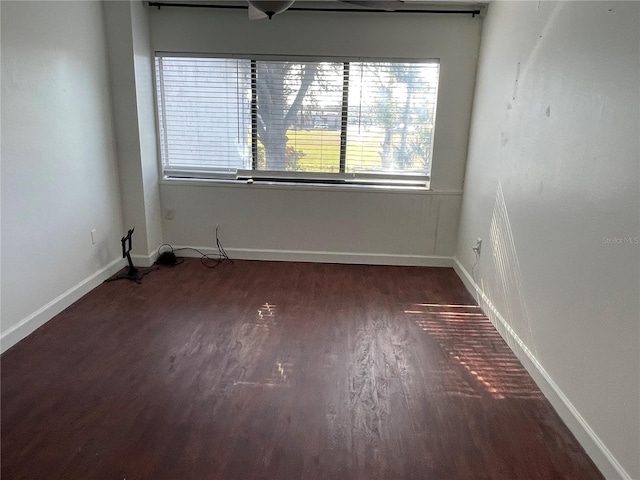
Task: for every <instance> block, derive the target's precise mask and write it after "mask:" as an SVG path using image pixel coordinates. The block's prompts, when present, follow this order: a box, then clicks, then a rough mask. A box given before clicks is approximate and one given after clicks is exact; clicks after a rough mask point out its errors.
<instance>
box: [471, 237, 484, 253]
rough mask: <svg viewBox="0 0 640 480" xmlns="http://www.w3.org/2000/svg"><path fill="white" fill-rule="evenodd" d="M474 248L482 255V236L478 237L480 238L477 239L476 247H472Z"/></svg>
mask: <svg viewBox="0 0 640 480" xmlns="http://www.w3.org/2000/svg"><path fill="white" fill-rule="evenodd" d="M472 250H473V251H474V252H475V253H476V254H477V255H480V252H481V251H482V239H481V238H478V240H476V245H475V247H473V248H472Z"/></svg>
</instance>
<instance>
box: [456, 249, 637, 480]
mask: <svg viewBox="0 0 640 480" xmlns="http://www.w3.org/2000/svg"><path fill="white" fill-rule="evenodd" d="M453 269H454V270H455V272H456V273H457V274H458V277H460V280H462V283H463V284H464V286H465V288H466V289H467V290H468V291H469V293H470V294H471V295H473V297H474V298H475V299H476V301H477V303H478V305H479V306H480V308H482V310H483V311H484V313H485V315H487V317H488V318H489V320H490V321H491V323H492V324H493V326H494V327H495V328H496V330H497V331H498V332H499V333H500V335H502V337H503V338H504V340H505V341H506V342H507V344H508V345H509V347H511V349H512V350H513V352H514V353H515V354H516V356H517V357H518V359H519V360H520V361H521V362H522V364H523V366H524V367H525V369H526V370H527V371H528V372H529V374H530V375H531V377H533V379H534V380H535V382H536V384H537V385H538V387H539V388H540V390H541V391H542V393H543V394H544V396H545V397H546V398H547V400H549V402H550V403H551V405H552V406H553V408H554V409H555V410H556V412H557V413H558V415H560V418H562V420H563V421H564V422H565V424H566V425H567V427H568V428H569V430H571V433H573V435H574V436H575V437H576V439H577V440H578V442H580V444H581V445H582V447H583V448H584V449H585V451H586V452H587V454H588V455H589V457H591V460H593V462H594V463H595V464H596V466H597V467H598V469H600V472H601V473H602V474H603V475H604V477H605V478H606V479H607V480H613V479H616V480H618V479H619V480H633V479H632V478H631V475H629V474H628V473H627V471H626V470H625V469H624V467H623V466H622V465H620V462H618V460H617V459H616V457H615V456H614V455H613V454H612V453H611V451H610V450H609V449H608V448H607V446H606V445H605V444H604V443H603V442H602V440H601V439H600V437H598V435H597V434H596V433H595V432H594V431H593V429H592V428H591V426H590V425H589V424H588V423H587V421H586V420H585V419H584V417H583V416H582V415H581V414H580V412H579V411H578V410H577V409H576V407H575V406H574V405H573V404H572V403H571V401H570V400H569V398H568V397H567V396H566V395H565V394H564V392H563V391H562V389H561V388H560V387H559V386H558V384H557V383H556V382H555V381H554V380H553V378H552V377H551V375H549V373H548V372H547V371H546V370H545V369H544V367H543V366H542V365H541V364H540V362H538V359H537V358H536V357H535V355H534V354H533V353H532V352H531V350H529V348H528V347H527V345H526V344H525V343H524V342H523V341H522V339H521V338H520V337H519V336H518V334H517V333H516V332H515V331H514V330H513V329H512V328H511V326H510V325H509V323H508V322H507V321H506V320H505V318H504V317H503V316H502V314H501V313H500V312H499V311H498V309H497V308H496V307H495V305H493V303H492V302H491V300H490V299H489V298H488V297H487V296H486V295H485V294H484V292H483V291H482V289H481V288H480V286H479V285H478V284H477V283H476V282H475V280H474V279H473V277H472V276H471V275H470V274H469V272H468V271H467V270H466V269H465V268H464V267H463V266H462V264H461V263H460V261H459V260H458V259H457V258H456V257H454V258H453Z"/></svg>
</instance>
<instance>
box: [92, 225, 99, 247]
mask: <svg viewBox="0 0 640 480" xmlns="http://www.w3.org/2000/svg"><path fill="white" fill-rule="evenodd" d="M97 241H98V233H97V230H96V229H95V228H94V229H93V230H91V245H95V244H96V242H97Z"/></svg>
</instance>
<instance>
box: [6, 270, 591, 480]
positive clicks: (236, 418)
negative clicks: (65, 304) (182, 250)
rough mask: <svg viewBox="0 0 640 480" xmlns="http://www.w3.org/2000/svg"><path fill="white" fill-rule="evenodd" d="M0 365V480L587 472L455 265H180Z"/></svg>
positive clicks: (446, 478)
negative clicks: (457, 271) (455, 268)
mask: <svg viewBox="0 0 640 480" xmlns="http://www.w3.org/2000/svg"><path fill="white" fill-rule="evenodd" d="M1 366H2V384H1V388H2V398H1V400H2V404H1V409H2V423H1V428H2V433H1V453H2V472H1V473H2V480H10V479H58V478H60V479H83V480H86V479H120V480H121V479H127V480H134V479H167V480H174V479H176V480H178V479H198V480H199V479H243V480H244V479H278V480H286V479H340V480H345V479H363V480H364V479H366V480H372V479H383V478H384V479H435V480H456V479H492V480H493V479H508V480H514V479H527V480H529V479H553V480H557V479H578V480H588V479H599V478H602V477H601V475H600V474H599V473H598V471H597V470H596V468H595V467H594V466H593V464H592V462H591V461H590V459H589V458H588V457H587V455H586V454H585V452H584V451H583V450H582V448H581V447H580V445H579V444H578V443H577V441H576V440H575V439H574V438H573V436H572V435H571V433H570V432H569V431H568V429H567V428H566V427H565V426H564V424H563V423H562V421H561V420H560V419H559V417H558V416H557V415H556V413H555V412H554V411H553V409H552V408H551V406H550V404H549V403H548V402H547V401H546V400H545V399H544V397H543V396H542V395H541V393H540V391H539V390H538V389H537V387H536V385H535V384H534V383H533V381H532V380H531V378H530V377H529V376H528V375H527V373H526V372H525V371H524V370H523V368H522V366H521V365H520V363H519V362H518V360H517V359H516V358H515V356H514V355H513V354H512V353H511V351H510V350H509V348H508V347H507V345H506V344H505V343H504V342H503V340H502V339H501V338H500V336H499V335H498V333H497V332H496V331H495V330H494V328H493V327H492V326H491V324H490V322H489V321H488V320H487V318H486V317H484V316H483V315H482V313H481V311H480V310H479V309H478V307H477V306H476V305H475V304H474V302H473V300H472V298H471V296H470V295H469V294H468V293H467V292H466V291H465V289H464V287H463V285H462V283H461V282H460V280H459V279H458V278H457V277H456V275H455V273H454V272H453V270H451V269H443V268H418V267H381V266H359V265H329V264H303V263H277V262H247V261H244V262H243V261H236V262H235V263H233V264H231V263H224V264H222V265H220V266H219V267H218V268H215V269H207V268H204V267H203V266H202V265H201V264H200V262H199V261H198V260H195V259H188V260H186V261H185V262H184V263H183V264H181V265H178V266H175V267H162V268H161V269H160V270H158V271H155V272H152V273H151V274H149V275H148V276H146V277H145V279H144V282H143V284H142V285H136V284H134V283H130V282H127V281H119V282H112V283H105V284H103V285H101V286H100V287H98V288H97V289H95V290H94V291H92V292H91V293H90V294H88V295H86V296H85V297H84V298H82V299H81V300H80V301H78V302H76V303H75V304H74V305H72V306H71V307H70V308H68V309H67V310H65V311H64V312H62V313H61V314H60V315H58V316H57V317H55V318H54V319H53V320H51V321H50V322H48V323H47V324H46V325H44V326H43V327H42V328H40V329H39V330H37V331H36V332H35V333H34V334H33V335H31V336H30V337H28V338H27V339H25V340H24V341H22V342H20V343H19V344H17V345H16V346H14V347H13V348H11V349H10V350H9V351H7V352H6V353H5V354H4V355H3V356H2V365H1Z"/></svg>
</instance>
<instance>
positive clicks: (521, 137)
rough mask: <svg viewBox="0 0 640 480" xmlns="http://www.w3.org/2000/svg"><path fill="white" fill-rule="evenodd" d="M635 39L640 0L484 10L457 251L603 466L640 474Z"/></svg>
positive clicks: (639, 41)
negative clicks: (477, 254) (477, 252)
mask: <svg viewBox="0 0 640 480" xmlns="http://www.w3.org/2000/svg"><path fill="white" fill-rule="evenodd" d="M639 45H640V4H639V3H637V2H621V3H616V2H609V1H607V2H561V3H555V2H554V3H552V2H537V1H535V2H496V3H493V4H492V5H491V6H490V8H489V13H488V16H487V18H486V19H485V24H484V29H483V36H482V43H481V52H480V63H479V65H480V67H479V70H478V77H477V90H476V95H475V103H474V109H473V119H472V127H471V137H470V145H469V157H468V163H467V173H466V179H465V187H464V196H463V206H462V213H461V219H460V229H459V239H458V248H457V253H456V255H457V259H458V261H459V262H460V264H459V271H460V272H461V273H462V274H463V276H465V275H468V277H466V280H467V282H468V284H469V285H470V286H473V285H472V284H471V273H473V277H474V279H475V283H476V285H477V286H478V288H479V298H480V301H481V305H483V306H484V308H485V310H486V311H487V312H488V313H489V315H490V316H491V317H492V318H493V319H494V320H495V321H496V322H497V324H498V326H499V330H501V331H502V332H503V333H504V334H506V335H507V337H508V338H510V342H511V344H512V345H513V346H514V349H515V350H516V352H519V353H520V355H521V356H522V358H523V359H524V360H525V364H527V365H529V367H530V368H532V369H533V370H532V371H533V374H534V377H536V378H537V380H538V381H539V382H540V383H541V385H542V386H543V388H544V389H545V390H546V393H547V395H548V396H549V398H550V399H551V400H552V402H554V405H555V406H556V408H557V409H558V411H559V412H560V413H561V414H562V415H563V416H564V418H565V421H566V422H567V423H568V425H569V426H570V427H571V428H572V429H573V430H574V433H576V435H577V436H578V438H579V439H580V440H581V441H582V443H583V445H584V446H585V447H586V448H587V450H588V452H589V453H590V454H591V456H592V458H593V459H594V460H595V461H596V463H597V464H598V466H599V467H600V468H601V470H602V471H603V473H605V475H606V477H607V478H629V479H630V478H633V479H638V478H640V464H639V459H640V386H639V381H640V365H639V361H640V308H639V304H638V294H639V291H640V245H638V237H639V236H640V218H639V217H640V189H639V163H640V161H639V158H640V149H639V137H640V135H639V132H640V124H639V113H640V89H639V86H640V76H639V72H640V59H639ZM518 63H520V75H519V80H518V82H517V88H514V83H515V79H516V71H517V64H518ZM514 90H515V98H514ZM477 237H482V238H483V240H484V244H483V250H482V253H481V258H480V262H479V265H478V266H474V255H473V253H472V251H471V247H472V246H473V245H474V244H475V240H476V238H477ZM623 239H626V240H623ZM625 242H626V243H625ZM500 322H504V323H500ZM510 329H513V330H512V331H510ZM516 337H518V338H519V340H520V343H519V342H518V341H517V339H516ZM527 355H528V358H527ZM536 370H537V371H536ZM599 442H600V443H599Z"/></svg>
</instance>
